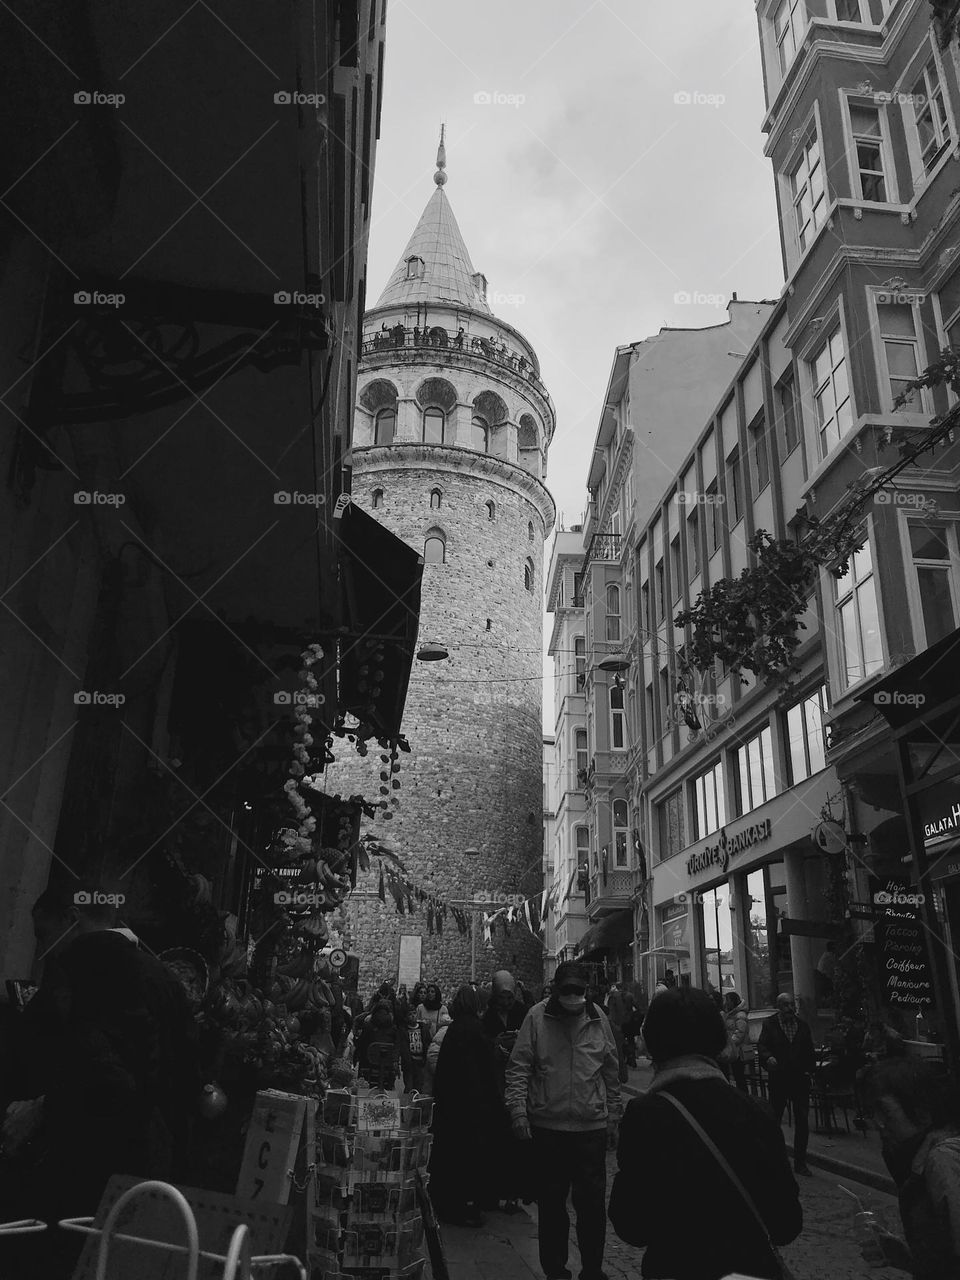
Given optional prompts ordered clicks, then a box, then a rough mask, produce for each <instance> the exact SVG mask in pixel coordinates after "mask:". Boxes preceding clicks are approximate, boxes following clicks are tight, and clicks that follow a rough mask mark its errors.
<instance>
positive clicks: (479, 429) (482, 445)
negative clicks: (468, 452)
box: [470, 414, 490, 453]
mask: <svg viewBox="0 0 960 1280" xmlns="http://www.w3.org/2000/svg"><path fill="white" fill-rule="evenodd" d="M470 448H471V449H476V451H477V452H478V453H486V452H487V450H488V449H489V448H490V428H489V427H488V426H487V423H486V419H485V418H481V417H480V415H479V414H478V415H477V416H476V417H475V418H474V419H473V422H472V423H471V426H470Z"/></svg>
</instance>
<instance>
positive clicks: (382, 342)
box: [361, 325, 550, 400]
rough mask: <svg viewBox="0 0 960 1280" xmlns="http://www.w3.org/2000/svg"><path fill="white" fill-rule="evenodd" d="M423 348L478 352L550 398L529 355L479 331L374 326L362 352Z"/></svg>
mask: <svg viewBox="0 0 960 1280" xmlns="http://www.w3.org/2000/svg"><path fill="white" fill-rule="evenodd" d="M422 349H427V350H429V351H430V353H431V359H433V358H434V357H435V356H437V355H446V356H459V355H464V354H465V355H471V356H477V357H479V359H481V360H487V361H489V362H490V364H495V365H499V367H500V368H501V369H509V370H510V372H511V373H514V374H516V375H517V376H518V377H521V378H525V379H526V380H527V381H528V382H531V383H532V384H533V385H534V386H535V387H536V388H537V390H538V391H539V392H540V394H541V395H542V396H543V397H544V398H545V399H547V400H549V399H550V395H549V392H548V391H547V388H546V387H545V386H544V385H543V383H542V382H541V380H540V376H539V374H538V372H537V370H536V368H535V367H534V365H533V364H532V362H531V361H530V359H529V357H528V356H527V355H525V354H524V353H523V352H522V351H511V350H510V349H509V348H508V347H507V346H506V344H505V343H502V342H495V341H493V340H492V339H490V338H483V337H481V336H480V335H479V334H475V335H474V336H473V337H471V336H470V334H469V333H461V332H459V331H457V332H453V331H452V330H450V329H444V328H441V326H439V325H432V326H431V327H430V328H429V329H406V328H404V327H403V325H394V326H393V328H392V329H382V330H380V331H379V332H377V331H376V330H374V332H373V333H368V334H365V335H364V339H363V345H362V348H361V354H362V355H365V356H372V355H387V354H389V353H396V352H397V351H398V350H400V351H404V350H406V351H413V350H422Z"/></svg>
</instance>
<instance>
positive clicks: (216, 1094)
mask: <svg viewBox="0 0 960 1280" xmlns="http://www.w3.org/2000/svg"><path fill="white" fill-rule="evenodd" d="M228 1101H229V1099H228V1098H227V1095H226V1094H225V1093H224V1091H223V1090H222V1089H221V1088H220V1086H219V1085H218V1084H217V1082H216V1081H215V1080H214V1081H212V1082H211V1083H210V1084H205V1085H204V1086H203V1093H202V1094H201V1096H200V1102H199V1103H198V1109H199V1111H200V1114H201V1116H202V1117H203V1118H204V1120H216V1119H218V1118H219V1117H220V1116H222V1115H223V1113H224V1112H225V1111H226V1109H227V1103H228Z"/></svg>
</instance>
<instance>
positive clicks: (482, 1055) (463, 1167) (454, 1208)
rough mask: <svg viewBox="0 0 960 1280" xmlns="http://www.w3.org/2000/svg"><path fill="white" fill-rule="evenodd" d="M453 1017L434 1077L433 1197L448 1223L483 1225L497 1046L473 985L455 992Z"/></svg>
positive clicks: (495, 1119)
mask: <svg viewBox="0 0 960 1280" xmlns="http://www.w3.org/2000/svg"><path fill="white" fill-rule="evenodd" d="M450 1016H451V1018H452V1019H453V1021H452V1022H451V1024H450V1026H449V1027H447V1029H446V1031H445V1032H444V1037H443V1043H442V1045H441V1047H440V1054H439V1056H438V1058H437V1069H436V1074H435V1076H434V1081H433V1098H434V1110H433V1149H432V1152H431V1155H430V1197H431V1199H432V1200H433V1204H434V1208H435V1209H436V1211H437V1216H438V1217H439V1218H441V1219H442V1220H443V1221H444V1222H449V1223H453V1224H456V1225H459V1226H480V1225H481V1223H482V1221H483V1220H482V1218H481V1217H480V1214H479V1211H478V1207H477V1206H478V1205H479V1204H481V1203H482V1202H484V1201H485V1200H487V1198H488V1197H489V1195H490V1185H491V1176H492V1168H491V1166H492V1162H493V1157H494V1147H495V1134H496V1133H497V1132H498V1127H499V1124H500V1116H501V1113H502V1110H503V1104H502V1102H501V1100H500V1093H499V1091H498V1089H497V1078H496V1069H495V1067H494V1059H493V1045H492V1044H491V1043H490V1041H489V1040H488V1039H487V1038H486V1036H485V1035H484V1034H483V1029H482V1027H481V1026H480V999H479V997H478V995H477V993H476V992H475V991H474V989H473V988H472V987H471V986H468V985H466V984H464V985H463V986H461V987H460V988H459V989H458V990H457V994H456V995H455V996H454V998H453V1000H451V1002H450Z"/></svg>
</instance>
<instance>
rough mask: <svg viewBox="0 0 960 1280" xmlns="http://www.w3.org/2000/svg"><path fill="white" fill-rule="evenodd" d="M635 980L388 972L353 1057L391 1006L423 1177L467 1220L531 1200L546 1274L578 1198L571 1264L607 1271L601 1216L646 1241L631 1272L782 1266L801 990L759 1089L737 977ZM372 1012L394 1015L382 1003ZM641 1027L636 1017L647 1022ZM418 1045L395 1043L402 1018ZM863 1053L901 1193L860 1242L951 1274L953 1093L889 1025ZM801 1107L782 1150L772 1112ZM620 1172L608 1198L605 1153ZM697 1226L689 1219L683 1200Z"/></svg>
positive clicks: (925, 1272) (712, 1273)
mask: <svg viewBox="0 0 960 1280" xmlns="http://www.w3.org/2000/svg"><path fill="white" fill-rule="evenodd" d="M641 1003H644V1004H645V1001H643V1000H642V995H639V996H638V994H637V993H635V992H633V991H628V990H624V989H618V988H616V987H614V988H611V989H610V990H609V991H608V992H606V993H603V994H602V993H601V992H600V991H599V990H597V988H596V987H594V986H592V985H591V974H590V972H589V970H588V969H587V967H586V966H584V965H582V964H579V963H577V962H574V961H570V962H565V963H564V964H561V965H560V966H559V968H558V969H557V972H556V974H555V977H554V980H553V982H552V983H551V984H548V985H547V987H545V988H544V990H543V993H542V998H541V999H540V1001H539V1002H534V1000H533V998H532V996H531V995H530V994H529V993H528V992H526V991H524V990H523V988H522V984H520V983H518V982H516V981H515V979H514V978H513V977H512V975H510V974H509V973H507V972H501V973H498V974H495V975H494V978H493V981H492V982H491V983H490V984H489V985H488V986H485V987H479V986H478V985H477V984H476V983H472V984H464V985H461V986H460V987H458V988H457V990H456V991H455V993H453V995H452V998H451V999H450V1001H449V1004H445V1003H444V1000H443V995H442V992H441V991H440V989H439V988H438V987H437V986H436V985H435V984H429V985H427V986H426V987H424V988H422V989H418V990H415V991H414V992H412V993H411V994H410V996H409V997H407V996H406V993H402V992H401V993H398V994H394V993H393V991H392V989H390V988H383V989H381V991H380V992H378V993H377V995H376V996H375V997H374V998H373V1000H372V1001H371V1007H370V1008H369V1009H368V1010H366V1011H364V1012H363V1013H362V1014H361V1015H360V1016H359V1018H358V1019H357V1026H356V1027H355V1033H356V1032H357V1031H358V1034H356V1045H357V1049H356V1055H357V1056H356V1063H357V1067H358V1070H359V1071H360V1073H361V1074H362V1075H363V1076H364V1077H365V1078H366V1079H368V1080H382V1079H383V1077H382V1075H380V1076H378V1074H377V1073H378V1071H379V1070H380V1065H379V1059H378V1056H377V1055H376V1054H374V1055H372V1057H371V1055H370V1054H369V1051H368V1050H367V1048H366V1046H367V1045H368V1044H369V1043H370V1040H369V1026H370V1023H371V1022H372V1021H373V1019H374V1017H376V1016H377V1011H378V1010H386V1009H387V1008H389V1007H394V1008H395V1010H396V1012H395V1014H394V1023H393V1025H394V1028H395V1030H396V1032H397V1036H398V1043H400V1042H402V1043H403V1045H404V1049H403V1050H400V1049H399V1048H398V1051H397V1054H396V1058H395V1062H396V1070H395V1074H396V1075H397V1076H399V1075H400V1074H401V1073H402V1074H403V1078H404V1083H405V1084H408V1085H410V1086H411V1087H418V1086H419V1083H422V1084H423V1085H424V1086H425V1087H426V1088H427V1089H429V1090H430V1091H431V1092H432V1094H433V1097H434V1100H435V1110H434V1146H433V1153H432V1157H431V1195H432V1196H433V1199H434V1203H435V1206H436V1208H437V1212H438V1216H440V1218H441V1219H442V1220H443V1221H446V1222H450V1223H457V1224H460V1225H465V1226H475V1225H479V1224H480V1223H481V1222H482V1221H483V1218H482V1212H483V1211H484V1210H492V1209H496V1208H498V1207H500V1208H502V1210H503V1211H505V1212H507V1213H510V1212H516V1211H517V1210H518V1208H519V1203H520V1202H521V1201H523V1202H534V1201H535V1202H536V1204H537V1219H538V1239H539V1254H540V1264H541V1267H542V1269H543V1272H544V1275H545V1277H546V1280H569V1277H570V1275H571V1272H570V1270H569V1268H568V1265H567V1263H568V1257H569V1238H570V1227H571V1223H570V1215H569V1209H568V1202H569V1203H571V1204H572V1207H573V1211H574V1214H575V1219H576V1220H575V1231H576V1238H577V1245H578V1248H579V1253H580V1259H581V1271H580V1280H605V1273H604V1271H603V1259H604V1250H605V1245H606V1232H607V1224H608V1222H609V1223H610V1224H611V1225H612V1227H613V1230H614V1231H615V1232H616V1234H617V1235H618V1236H619V1237H620V1239H621V1240H623V1241H624V1242H626V1243H627V1244H629V1245H633V1246H636V1247H637V1248H639V1249H643V1251H644V1252H643V1259H642V1263H641V1266H640V1274H641V1275H642V1276H644V1277H648V1278H649V1280H655V1278H657V1277H660V1278H663V1280H666V1278H667V1277H670V1278H671V1280H720V1278H721V1277H723V1276H727V1275H730V1274H731V1273H738V1274H743V1275H749V1276H754V1277H759V1278H761V1280H777V1278H778V1277H781V1276H783V1275H786V1274H788V1273H787V1272H786V1270H785V1269H784V1263H783V1260H782V1258H781V1256H780V1252H779V1249H780V1246H782V1245H786V1244H788V1243H790V1242H792V1241H793V1240H795V1239H797V1238H798V1237H799V1236H800V1234H801V1232H802V1229H803V1213H802V1208H801V1202H800V1195H799V1187H798V1183H797V1180H796V1175H798V1174H799V1175H809V1173H810V1170H809V1169H808V1168H807V1165H806V1148H807V1130H808V1124H807V1110H808V1105H809V1093H810V1087H811V1078H812V1075H813V1072H814V1046H813V1040H812V1037H811V1034H810V1029H809V1027H808V1026H807V1024H806V1023H805V1022H804V1021H803V1020H802V1019H801V1018H800V1017H799V1015H798V1012H797V1007H796V1001H795V1000H794V998H793V996H792V995H791V994H789V993H786V992H784V993H782V994H781V995H780V996H779V997H778V999H777V1001H776V1009H775V1012H774V1013H773V1014H772V1015H770V1016H768V1017H767V1018H765V1019H764V1021H763V1023H762V1024H761V1028H760V1034H759V1039H758V1042H757V1061H758V1063H759V1066H760V1069H761V1070H762V1072H763V1074H764V1077H765V1078H766V1080H767V1088H768V1097H769V1100H768V1101H761V1100H759V1099H758V1098H756V1097H754V1096H751V1094H750V1093H749V1092H748V1088H747V1083H746V1075H745V1071H744V1049H745V1046H746V1045H747V1043H748V1019H747V1009H746V1005H745V1003H744V1001H743V1000H742V998H741V997H740V995H739V994H738V993H737V992H735V991H728V992H727V993H725V995H724V996H723V998H722V999H720V1000H718V999H717V998H716V993H714V992H706V991H700V990H698V989H696V988H691V987H689V986H678V985H677V984H676V983H673V984H670V983H666V982H665V983H663V984H661V986H660V987H659V988H658V990H657V991H656V992H655V993H654V998H653V1000H652V1001H651V1002H650V1004H649V1007H647V1008H646V1009H645V1010H644V1011H643V1013H640V1011H639V1008H638V1006H639V1005H640V1004H641ZM381 1021H383V1022H384V1023H385V1022H386V1018H383V1017H382V1016H381ZM641 1029H642V1035H641ZM411 1034H412V1037H413V1039H412V1041H411V1043H415V1044H416V1046H417V1048H416V1051H415V1052H414V1051H411V1052H409V1054H408V1053H407V1052H405V1047H406V1038H405V1037H406V1036H409V1035H411ZM878 1043H879V1052H878V1053H877V1054H876V1055H875V1060H874V1061H873V1062H872V1064H871V1065H870V1066H868V1067H867V1068H865V1069H863V1070H861V1072H860V1075H859V1079H858V1093H859V1097H860V1098H861V1101H862V1106H863V1108H864V1110H865V1112H866V1113H867V1114H869V1115H870V1116H871V1117H872V1118H873V1119H874V1121H875V1126H876V1129H877V1131H878V1132H879V1134H880V1138H881V1143H882V1151H883V1155H884V1158H885V1160H886V1162H887V1166H888V1168H889V1170H890V1174H891V1176H892V1178H893V1179H894V1181H895V1183H896V1185H897V1188H898V1191H899V1197H900V1210H901V1216H902V1221H903V1228H904V1231H903V1236H902V1237H899V1236H894V1235H891V1234H886V1233H883V1232H880V1231H878V1230H871V1231H869V1232H868V1233H867V1238H865V1239H864V1240H863V1244H862V1250H863V1258H864V1261H865V1262H866V1263H869V1264H871V1265H875V1266H881V1265H884V1266H889V1267H895V1268H900V1270H901V1271H903V1272H906V1273H907V1274H910V1275H912V1276H914V1277H916V1280H948V1277H952V1278H953V1280H956V1277H958V1276H960V1099H958V1092H957V1089H956V1087H955V1085H954V1084H953V1082H952V1081H951V1079H950V1078H949V1077H948V1076H947V1074H946V1073H945V1071H944V1070H943V1068H942V1067H939V1066H938V1065H937V1064H934V1063H929V1062H923V1061H919V1060H917V1059H913V1058H909V1057H907V1056H905V1055H904V1054H903V1052H902V1051H901V1046H899V1045H898V1044H897V1043H896V1041H895V1039H891V1038H889V1037H887V1038H881V1041H880V1042H878ZM640 1050H642V1052H643V1053H645V1054H646V1055H648V1056H649V1058H650V1059H651V1062H652V1065H653V1069H654V1077H653V1081H652V1083H651V1085H650V1087H649V1088H648V1089H647V1090H646V1092H645V1093H643V1094H641V1095H639V1096H638V1097H636V1098H634V1099H633V1100H632V1101H630V1102H629V1104H628V1105H627V1106H626V1107H625V1108H622V1106H621V1084H622V1082H623V1080H624V1078H625V1073H626V1068H627V1065H628V1057H629V1058H633V1057H634V1055H635V1054H636V1053H637V1052H638V1051H640ZM788 1104H789V1105H790V1106H791V1108H792V1113H793V1131H794V1149H793V1165H792V1168H791V1162H790V1160H789V1158H788V1153H787V1149H786V1145H785V1142H784V1137H783V1131H782V1129H781V1120H782V1117H783V1113H784V1111H785V1109H786V1107H787V1105H788ZM613 1149H615V1150H616V1152H617V1166H618V1170H617V1173H616V1176H615V1178H614V1181H613V1185H612V1188H611V1192H610V1196H609V1203H608V1198H607V1153H608V1152H610V1151H611V1150H613ZM691 1205H696V1207H697V1230H696V1231H691V1230H690V1217H689V1215H690V1206H691Z"/></svg>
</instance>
